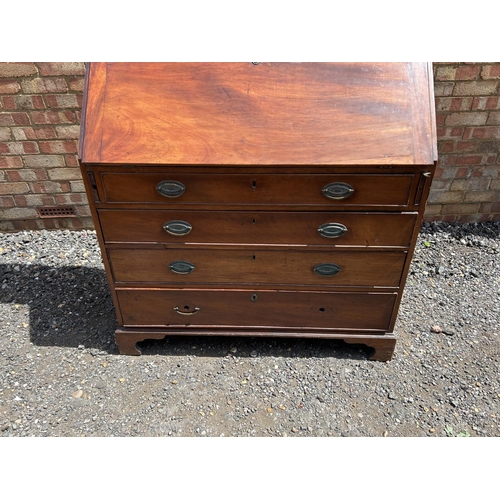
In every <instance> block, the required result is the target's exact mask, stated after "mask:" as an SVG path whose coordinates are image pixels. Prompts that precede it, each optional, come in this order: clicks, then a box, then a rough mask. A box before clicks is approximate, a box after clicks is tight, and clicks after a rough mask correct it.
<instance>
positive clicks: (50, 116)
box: [31, 110, 77, 125]
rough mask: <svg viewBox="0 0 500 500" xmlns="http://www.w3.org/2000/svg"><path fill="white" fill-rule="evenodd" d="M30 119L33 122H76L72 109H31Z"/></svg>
mask: <svg viewBox="0 0 500 500" xmlns="http://www.w3.org/2000/svg"><path fill="white" fill-rule="evenodd" d="M31 119H32V120H33V123H34V124H37V125H43V124H58V123H76V121H77V120H76V114H75V113H74V112H73V111H69V110H67V111H50V110H49V111H32V112H31Z"/></svg>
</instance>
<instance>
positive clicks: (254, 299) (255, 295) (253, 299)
mask: <svg viewBox="0 0 500 500" xmlns="http://www.w3.org/2000/svg"><path fill="white" fill-rule="evenodd" d="M251 300H252V302H255V301H256V300H257V294H256V293H252V297H251Z"/></svg>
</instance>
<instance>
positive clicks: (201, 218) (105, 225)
mask: <svg viewBox="0 0 500 500" xmlns="http://www.w3.org/2000/svg"><path fill="white" fill-rule="evenodd" d="M417 215H418V214H417V213H416V212H410V213H405V214H388V213H360V214H355V213H331V212H299V213H297V212H259V211H257V210H254V211H246V212H244V211H240V212H233V211H226V212H218V211H203V212H200V211H191V212H186V211H161V210H106V209H103V210H100V211H99V219H100V223H101V227H102V231H103V234H104V239H105V241H106V243H127V242H129V243H130V242H134V243H168V244H171V245H183V244H186V245H187V244H189V245H196V244H204V243H211V244H246V245H248V244H251V245H322V246H325V245H326V246H328V247H336V246H340V247H343V246H361V247H401V248H408V247H409V246H410V243H411V238H412V235H413V229H414V227H415V222H416V220H417ZM183 219H185V221H186V222H187V223H189V224H190V225H191V226H192V230H191V231H190V232H189V233H188V234H186V235H182V236H177V235H172V234H169V233H167V231H165V230H164V229H163V226H164V225H165V224H166V223H167V222H169V221H172V220H183ZM328 223H337V224H342V225H344V226H345V227H346V228H347V231H346V232H345V233H344V234H342V235H341V236H338V237H337V238H327V237H325V236H321V234H320V233H319V231H318V228H319V227H320V226H322V225H324V224H328Z"/></svg>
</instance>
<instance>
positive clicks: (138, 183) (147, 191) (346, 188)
mask: <svg viewBox="0 0 500 500" xmlns="http://www.w3.org/2000/svg"><path fill="white" fill-rule="evenodd" d="M413 179H414V175H412V174H391V175H385V174H373V175H370V174H328V175H324V174H285V175H278V174H255V175H251V174H225V175H224V174H186V173H181V172H180V173H175V172H168V173H161V172H160V173H111V172H109V173H107V172H104V173H101V180H102V186H103V189H104V193H105V202H106V203H143V204H151V205H158V204H162V205H165V207H174V208H175V207H176V206H184V205H186V206H194V207H196V206H197V205H239V206H245V205H250V206H255V205H283V206H297V205H300V206H302V207H303V208H304V207H307V206H308V205H309V206H311V207H315V206H317V207H332V208H334V209H335V208H340V209H341V208H342V207H364V206H384V207H386V208H387V207H405V206H407V205H408V203H409V197H410V191H411V188H412V184H413ZM160 191H162V192H163V193H164V194H163V195H162V194H160Z"/></svg>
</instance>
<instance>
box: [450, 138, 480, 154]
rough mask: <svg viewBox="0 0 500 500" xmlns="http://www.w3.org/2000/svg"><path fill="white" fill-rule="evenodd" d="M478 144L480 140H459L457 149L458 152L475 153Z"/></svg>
mask: <svg viewBox="0 0 500 500" xmlns="http://www.w3.org/2000/svg"><path fill="white" fill-rule="evenodd" d="M478 144H479V142H478V141H457V142H456V143H455V151H456V152H457V153H474V152H477V147H478Z"/></svg>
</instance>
